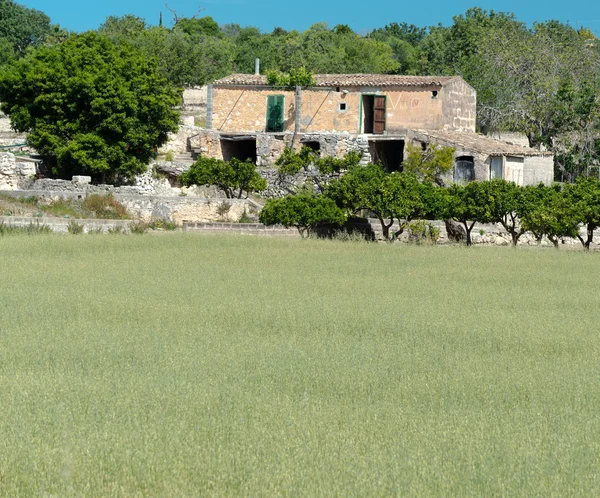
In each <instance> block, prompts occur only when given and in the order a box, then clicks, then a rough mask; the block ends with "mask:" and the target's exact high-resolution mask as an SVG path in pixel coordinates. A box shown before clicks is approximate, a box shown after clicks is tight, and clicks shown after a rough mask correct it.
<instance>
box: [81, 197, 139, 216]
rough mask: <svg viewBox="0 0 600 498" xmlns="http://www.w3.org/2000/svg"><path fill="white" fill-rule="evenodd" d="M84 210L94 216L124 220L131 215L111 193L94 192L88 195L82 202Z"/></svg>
mask: <svg viewBox="0 0 600 498" xmlns="http://www.w3.org/2000/svg"><path fill="white" fill-rule="evenodd" d="M82 208H83V210H84V211H87V212H88V213H87V214H90V215H91V217H93V218H100V219H109V220H123V219H127V218H128V217H129V213H127V209H126V208H125V206H123V204H121V203H120V202H119V201H117V200H116V199H115V198H114V197H113V196H112V195H111V194H108V195H99V194H92V195H89V196H87V197H86V198H85V199H84V201H83V204H82Z"/></svg>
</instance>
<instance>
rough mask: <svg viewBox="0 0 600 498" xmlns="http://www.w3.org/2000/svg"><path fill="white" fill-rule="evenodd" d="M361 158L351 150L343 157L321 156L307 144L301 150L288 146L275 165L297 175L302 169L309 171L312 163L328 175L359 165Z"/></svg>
mask: <svg viewBox="0 0 600 498" xmlns="http://www.w3.org/2000/svg"><path fill="white" fill-rule="evenodd" d="M360 159H361V156H360V154H358V153H357V152H349V153H348V154H346V155H345V156H344V157H342V158H337V157H331V156H327V157H319V156H318V154H317V153H316V152H315V151H314V150H313V149H311V148H310V147H307V146H303V147H302V148H301V149H300V152H295V151H294V150H293V149H292V148H290V147H286V148H285V149H284V151H283V154H281V156H279V158H277V160H276V161H275V166H277V170H278V171H279V172H280V173H284V174H286V175H295V174H296V173H298V172H300V171H301V170H305V171H308V169H309V167H310V166H311V165H312V166H314V167H315V168H316V169H317V170H318V171H319V173H321V174H323V175H328V174H331V173H339V172H340V171H346V170H349V169H350V168H352V167H354V166H356V165H358V163H359V162H360Z"/></svg>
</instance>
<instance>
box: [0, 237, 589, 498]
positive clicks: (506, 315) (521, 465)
mask: <svg viewBox="0 0 600 498" xmlns="http://www.w3.org/2000/svg"><path fill="white" fill-rule="evenodd" d="M0 251H1V252H0V254H1V255H0V275H1V277H0V327H1V333H0V496H8V497H13V496H27V497H29V496H61V497H62V496H86V497H88V496H89V497H95V496H173V497H179V496H299V497H300V496H302V497H304V496H395V495H399V496H486V497H487V496H543V497H548V496H598V495H600V337H599V336H600V333H599V331H600V306H599V305H600V254H598V253H591V254H585V253H583V252H582V251H555V250H544V249H529V250H528V249H526V248H523V249H518V250H513V249H510V248H495V247H491V248H481V247H480V248H477V247H474V248H471V249H466V248H463V247H416V246H407V245H400V244H398V245H393V246H390V245H384V244H380V245H375V244H368V243H350V242H338V241H319V240H307V241H301V240H284V239H268V238H252V237H248V236H246V237H244V236H237V237H236V236H207V235H201V236H198V235H193V234H185V233H175V234H164V235H140V236H133V235H131V236H108V235H107V236H99V235H87V236H86V235H80V236H66V235H64V236H60V235H46V236H35V237H33V236H32V237H27V236H11V237H3V238H0Z"/></svg>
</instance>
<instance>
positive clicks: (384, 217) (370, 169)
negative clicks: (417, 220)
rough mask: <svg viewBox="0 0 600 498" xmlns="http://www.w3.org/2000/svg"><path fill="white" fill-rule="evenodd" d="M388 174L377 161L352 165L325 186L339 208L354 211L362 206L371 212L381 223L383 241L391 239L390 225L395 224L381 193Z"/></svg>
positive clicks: (326, 194) (326, 193) (327, 193)
mask: <svg viewBox="0 0 600 498" xmlns="http://www.w3.org/2000/svg"><path fill="white" fill-rule="evenodd" d="M386 176H387V173H386V172H385V170H384V169H383V166H381V165H380V164H368V165H366V166H355V167H352V168H350V169H349V170H348V172H347V173H346V174H345V175H344V176H342V177H341V178H339V179H337V180H333V181H332V182H331V183H330V184H329V185H328V186H327V187H326V189H325V196H327V197H329V198H330V199H332V200H334V201H335V203H336V204H337V205H338V206H339V207H340V208H342V209H346V210H348V211H350V212H351V213H356V212H357V211H360V210H361V209H364V210H368V211H371V212H372V213H373V215H374V216H375V217H376V218H377V219H378V220H379V223H380V224H381V231H382V233H383V237H384V238H385V239H386V240H390V228H391V226H392V225H393V223H394V215H393V211H392V210H391V209H390V205H389V204H388V202H387V199H386V197H385V195H384V187H383V184H384V181H385V177H386Z"/></svg>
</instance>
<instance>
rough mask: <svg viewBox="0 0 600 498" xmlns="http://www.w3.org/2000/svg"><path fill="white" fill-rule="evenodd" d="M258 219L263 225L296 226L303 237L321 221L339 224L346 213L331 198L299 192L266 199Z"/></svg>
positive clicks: (344, 218)
mask: <svg viewBox="0 0 600 498" xmlns="http://www.w3.org/2000/svg"><path fill="white" fill-rule="evenodd" d="M259 220H260V222H261V223H264V224H265V225H277V224H280V225H283V226H284V227H296V228H297V229H298V232H299V233H300V236H301V237H302V238H305V237H309V236H310V233H311V232H312V231H313V230H314V229H315V228H316V227H317V226H318V225H321V224H323V223H331V224H334V225H341V224H342V223H344V222H345V221H346V215H345V214H344V212H343V211H342V210H341V209H340V208H338V207H337V206H336V204H335V202H333V201H332V200H331V199H328V198H326V197H314V196H311V195H307V194H301V195H295V196H288V197H284V198H283V199H270V200H268V201H267V203H266V204H265V207H264V208H263V210H262V211H261V212H260V216H259Z"/></svg>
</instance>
